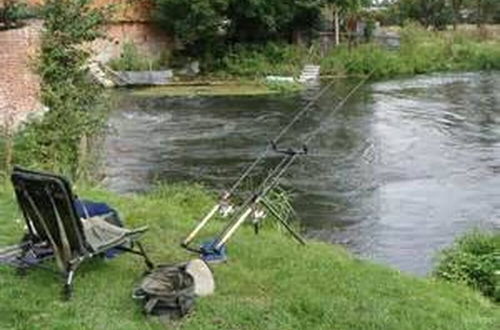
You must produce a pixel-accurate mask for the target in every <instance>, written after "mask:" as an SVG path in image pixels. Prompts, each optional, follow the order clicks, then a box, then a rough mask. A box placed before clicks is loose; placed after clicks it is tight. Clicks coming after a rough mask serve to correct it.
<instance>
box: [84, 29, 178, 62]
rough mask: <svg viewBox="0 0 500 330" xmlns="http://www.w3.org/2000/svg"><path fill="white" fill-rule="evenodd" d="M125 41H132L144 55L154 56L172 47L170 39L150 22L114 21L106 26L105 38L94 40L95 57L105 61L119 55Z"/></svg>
mask: <svg viewBox="0 0 500 330" xmlns="http://www.w3.org/2000/svg"><path fill="white" fill-rule="evenodd" d="M126 42H132V43H134V44H135V45H136V46H137V48H138V49H139V51H140V52H141V53H142V54H144V55H145V56H155V55H158V54H160V53H161V51H162V50H164V49H168V48H171V47H173V41H172V39H171V38H169V36H168V35H167V34H166V33H165V32H164V31H162V30H160V29H158V28H157V27H155V26H154V25H153V24H151V23H146V22H134V23H132V22H130V23H129V22H122V23H114V24H110V25H108V26H107V32H106V38H104V39H100V40H97V41H95V43H94V49H95V50H96V53H97V56H96V59H97V60H99V61H101V62H104V63H105V62H108V61H109V60H110V59H112V58H115V57H118V56H120V54H121V50H122V48H123V44H124V43H126Z"/></svg>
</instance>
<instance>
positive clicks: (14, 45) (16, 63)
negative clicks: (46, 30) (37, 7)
mask: <svg viewBox="0 0 500 330" xmlns="http://www.w3.org/2000/svg"><path fill="white" fill-rule="evenodd" d="M41 24H42V23H41V22H40V21H31V22H30V23H29V24H28V25H27V26H25V27H23V28H19V29H14V30H7V31H0V122H1V123H4V124H5V123H6V121H8V120H9V119H11V120H14V121H15V122H18V121H19V120H21V119H23V118H24V117H26V115H27V114H29V113H30V112H31V111H35V110H38V109H40V108H41V105H40V103H39V101H38V95H39V83H38V77H37V76H36V75H35V74H34V73H33V72H32V66H33V59H34V56H35V54H36V50H37V49H38V45H39V38H38V36H39V31H40V27H41Z"/></svg>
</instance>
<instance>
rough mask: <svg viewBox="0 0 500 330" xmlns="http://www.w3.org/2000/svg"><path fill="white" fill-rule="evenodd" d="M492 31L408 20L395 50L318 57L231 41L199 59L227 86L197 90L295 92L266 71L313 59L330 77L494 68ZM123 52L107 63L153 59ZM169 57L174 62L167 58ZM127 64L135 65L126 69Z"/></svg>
mask: <svg viewBox="0 0 500 330" xmlns="http://www.w3.org/2000/svg"><path fill="white" fill-rule="evenodd" d="M498 30H499V28H498V26H490V27H489V28H488V27H485V28H484V30H481V31H482V32H481V31H479V30H469V29H458V30H457V31H430V30H427V29H425V28H423V27H422V26H421V25H419V24H417V23H413V24H408V25H406V26H405V27H403V28H401V29H399V33H400V36H401V45H400V48H399V49H389V48H387V47H385V46H383V45H380V44H378V43H376V42H369V43H362V44H359V45H352V46H349V45H347V44H342V45H340V46H338V47H335V48H333V49H332V50H330V51H329V52H328V53H327V54H324V55H323V56H322V55H321V54H320V50H319V48H320V47H319V46H318V45H317V44H313V45H312V46H311V47H309V48H306V47H303V46H296V45H290V44H286V43H280V42H269V43H266V44H236V45H233V46H230V47H228V48H227V49H226V52H225V54H224V55H223V56H220V57H215V56H208V57H206V58H205V62H203V63H202V64H203V65H202V69H203V71H202V76H201V78H200V81H201V82H210V81H217V82H220V81H223V82H225V85H226V86H229V88H225V89H224V90H221V89H220V87H219V88H215V87H214V88H212V87H211V86H210V85H209V84H207V85H206V86H205V87H204V89H203V90H202V91H201V94H203V95H212V94H213V95H226V94H225V93H227V94H228V95H234V94H240V95H251V94H252V93H255V94H262V93H266V92H267V93H274V92H283V91H286V92H290V91H292V92H293V91H297V90H300V88H298V86H288V87H287V86H286V84H280V85H279V86H278V88H276V86H274V85H273V84H269V83H266V82H265V80H264V78H265V77H266V76H268V75H280V76H292V77H295V78H297V77H298V76H299V75H300V72H301V70H302V68H303V66H304V65H305V64H308V63H318V64H319V65H320V66H321V75H322V76H326V77H331V78H335V77H345V76H357V75H366V74H368V73H372V78H373V79H382V78H391V77H397V76H411V75H415V74H424V73H431V72H450V71H479V70H500V39H498V37H497V34H498ZM127 47H129V46H127ZM126 53H127V56H125V57H124V59H123V60H122V61H117V62H113V63H116V64H114V65H115V66H117V65H121V66H119V68H121V69H132V68H134V67H135V65H136V63H152V62H154V63H157V62H155V59H150V60H147V59H140V58H134V56H136V57H139V53H138V52H134V51H130V50H127V51H126ZM133 54H136V55H133ZM169 58H170V59H171V60H172V61H175V59H173V57H172V56H171V57H169ZM127 63H135V64H134V66H131V67H127V66H126V64H127ZM163 63H165V62H163ZM164 65H167V64H164ZM284 85H285V86H284ZM214 86H215V85H214ZM231 86H235V87H234V88H230V87H231ZM186 88H187V89H188V90H186ZM212 89H213V93H212V92H211V91H212ZM143 93H145V94H148V95H150V94H151V93H159V94H165V95H189V94H190V93H191V94H192V93H193V91H191V92H190V91H189V86H188V87H186V86H180V87H179V86H175V87H171V88H170V89H167V90H162V89H157V88H153V89H149V90H144V91H143Z"/></svg>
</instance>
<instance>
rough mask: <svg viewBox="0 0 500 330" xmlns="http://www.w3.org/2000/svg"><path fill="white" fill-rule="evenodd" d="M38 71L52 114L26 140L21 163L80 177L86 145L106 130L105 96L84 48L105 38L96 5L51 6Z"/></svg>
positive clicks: (55, 1)
mask: <svg viewBox="0 0 500 330" xmlns="http://www.w3.org/2000/svg"><path fill="white" fill-rule="evenodd" d="M42 15H43V18H44V29H43V33H42V36H41V50H40V54H39V58H38V63H37V71H38V74H39V75H40V78H41V99H42V103H43V104H44V105H45V106H47V108H48V109H49V110H48V112H47V113H46V114H45V115H44V117H43V119H42V120H41V121H34V122H32V123H31V124H30V125H29V126H28V127H27V128H26V129H25V130H24V131H23V134H22V142H23V143H22V144H21V146H23V147H22V148H21V150H20V151H21V153H20V154H19V155H18V156H19V158H22V157H23V156H24V157H26V158H27V159H25V161H26V162H27V163H29V164H30V165H36V166H40V167H43V168H46V169H51V170H56V171H61V172H65V173H66V174H68V175H72V176H74V175H75V174H77V171H78V169H79V165H81V160H82V159H81V155H82V150H81V149H80V146H81V143H82V141H83V140H85V138H86V137H89V136H91V135H93V134H94V133H96V132H97V131H98V130H99V129H100V127H101V126H102V116H101V112H100V111H99V109H102V106H103V94H102V92H103V90H102V87H100V86H99V85H98V84H96V83H94V82H92V81H91V80H90V78H89V74H88V69H87V67H86V64H87V61H88V59H89V57H90V55H91V53H90V51H89V50H88V49H87V48H86V47H84V44H85V43H88V42H90V41H92V40H94V39H96V38H97V37H98V36H100V35H101V30H100V28H101V25H102V23H103V22H104V12H103V11H102V10H99V9H96V8H95V7H91V0H47V1H46V2H45V5H44V7H43V9H42Z"/></svg>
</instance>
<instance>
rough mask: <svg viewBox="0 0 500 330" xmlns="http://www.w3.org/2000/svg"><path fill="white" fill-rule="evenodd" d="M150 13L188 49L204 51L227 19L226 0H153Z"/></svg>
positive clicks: (190, 50)
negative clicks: (152, 8)
mask: <svg viewBox="0 0 500 330" xmlns="http://www.w3.org/2000/svg"><path fill="white" fill-rule="evenodd" d="M154 2H155V9H154V12H153V17H154V18H155V20H156V21H157V22H158V23H159V24H160V26H162V27H164V28H165V29H166V30H167V31H168V32H170V33H171V34H173V35H174V36H175V37H176V38H177V40H178V41H180V42H181V43H182V45H183V47H185V48H186V49H187V50H188V52H189V53H191V54H193V55H195V54H199V53H200V52H202V53H203V52H205V51H206V50H207V49H209V48H210V47H211V46H212V45H213V43H214V42H216V41H217V39H218V36H219V35H220V33H221V32H222V30H223V29H224V27H225V24H226V22H227V17H226V10H227V7H228V5H229V2H228V0H192V1H185V0H154Z"/></svg>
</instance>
